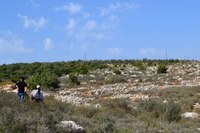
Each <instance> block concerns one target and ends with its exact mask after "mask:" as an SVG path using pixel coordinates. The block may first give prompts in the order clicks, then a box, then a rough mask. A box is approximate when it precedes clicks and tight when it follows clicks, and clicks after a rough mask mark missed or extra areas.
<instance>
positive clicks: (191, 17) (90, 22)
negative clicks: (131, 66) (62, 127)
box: [0, 0, 200, 64]
mask: <svg viewBox="0 0 200 133" xmlns="http://www.w3.org/2000/svg"><path fill="white" fill-rule="evenodd" d="M199 7H200V1H199V0H118V1H117V0H18V1H14V0H2V1H1V4H0V20H1V23H0V57H1V58H0V64H3V63H6V64H8V63H19V62H36V61H37V62H54V61H69V60H78V59H84V58H85V55H86V59H88V60H91V59H103V60H104V59H143V58H148V59H165V56H166V54H165V53H166V51H167V56H168V58H173V59H197V60H199V59H200V52H199V50H200V8H199Z"/></svg>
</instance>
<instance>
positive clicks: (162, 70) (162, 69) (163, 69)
mask: <svg viewBox="0 0 200 133" xmlns="http://www.w3.org/2000/svg"><path fill="white" fill-rule="evenodd" d="M157 73H158V74H159V73H167V67H166V65H164V64H160V65H159V66H158V69H157Z"/></svg>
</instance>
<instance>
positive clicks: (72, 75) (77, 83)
mask: <svg viewBox="0 0 200 133" xmlns="http://www.w3.org/2000/svg"><path fill="white" fill-rule="evenodd" d="M69 79H70V82H71V83H72V84H76V85H80V81H79V80H78V78H77V76H76V75H74V74H70V75H69Z"/></svg>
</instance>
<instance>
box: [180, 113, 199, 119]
mask: <svg viewBox="0 0 200 133" xmlns="http://www.w3.org/2000/svg"><path fill="white" fill-rule="evenodd" d="M181 117H183V118H190V119H195V118H198V117H199V114H198V113H196V112H185V113H184V114H181Z"/></svg>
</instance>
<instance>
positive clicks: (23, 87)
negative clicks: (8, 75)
mask: <svg viewBox="0 0 200 133" xmlns="http://www.w3.org/2000/svg"><path fill="white" fill-rule="evenodd" d="M16 86H17V94H18V96H19V100H20V102H22V101H24V96H25V93H26V91H27V84H26V82H25V81H24V78H22V77H21V78H20V79H19V81H18V82H17V83H16Z"/></svg>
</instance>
